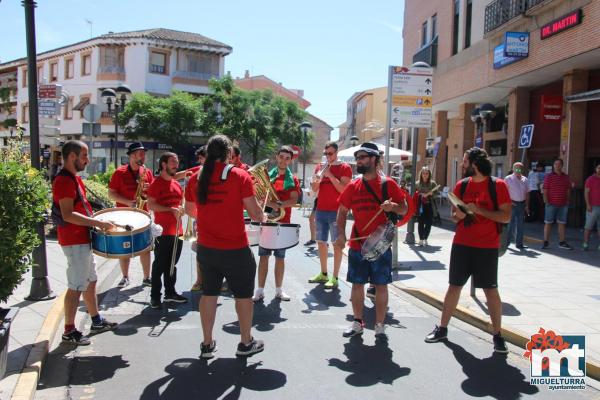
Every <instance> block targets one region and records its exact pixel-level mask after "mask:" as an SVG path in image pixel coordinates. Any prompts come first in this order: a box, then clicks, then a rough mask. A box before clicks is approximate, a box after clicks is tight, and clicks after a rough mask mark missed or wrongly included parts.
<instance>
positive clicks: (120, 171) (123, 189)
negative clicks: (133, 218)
mask: <svg viewBox="0 0 600 400" xmlns="http://www.w3.org/2000/svg"><path fill="white" fill-rule="evenodd" d="M140 171H142V173H143V174H144V177H145V178H144V179H145V180H146V183H148V184H151V183H152V182H153V181H154V176H153V175H152V171H151V170H150V169H148V168H146V167H140V169H138V170H137V171H136V172H134V171H133V170H132V169H131V167H130V166H129V164H127V165H122V166H120V167H119V168H117V169H116V170H115V172H114V173H113V175H112V177H111V178H110V182H109V184H108V188H109V189H112V190H114V191H115V192H117V193H119V194H120V195H121V196H123V197H125V198H128V199H131V200H132V201H133V200H134V199H135V193H136V192H137V187H138V177H139V174H140ZM117 207H131V206H130V205H129V204H123V203H118V202H117ZM144 209H145V210H146V211H148V208H147V207H144Z"/></svg>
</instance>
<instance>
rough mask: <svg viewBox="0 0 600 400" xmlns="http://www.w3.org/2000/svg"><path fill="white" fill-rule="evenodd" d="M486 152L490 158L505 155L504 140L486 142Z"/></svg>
mask: <svg viewBox="0 0 600 400" xmlns="http://www.w3.org/2000/svg"><path fill="white" fill-rule="evenodd" d="M485 147H486V149H485V150H486V151H487V152H488V154H489V155H490V156H491V157H501V156H505V155H506V139H500V140H489V141H486V146H485Z"/></svg>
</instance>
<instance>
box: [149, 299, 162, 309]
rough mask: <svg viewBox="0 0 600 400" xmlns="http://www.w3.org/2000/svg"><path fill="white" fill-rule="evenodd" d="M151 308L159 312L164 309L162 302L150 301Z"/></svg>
mask: <svg viewBox="0 0 600 400" xmlns="http://www.w3.org/2000/svg"><path fill="white" fill-rule="evenodd" d="M150 307H152V308H154V309H155V310H157V309H159V308H162V303H161V302H160V300H155V299H150Z"/></svg>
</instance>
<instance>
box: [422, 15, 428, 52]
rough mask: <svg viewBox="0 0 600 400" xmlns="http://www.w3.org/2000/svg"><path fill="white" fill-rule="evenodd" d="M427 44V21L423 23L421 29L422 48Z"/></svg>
mask: <svg viewBox="0 0 600 400" xmlns="http://www.w3.org/2000/svg"><path fill="white" fill-rule="evenodd" d="M426 44H427V21H425V22H423V26H422V27H421V47H422V46H425V45H426Z"/></svg>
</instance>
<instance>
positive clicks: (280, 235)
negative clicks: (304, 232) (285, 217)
mask: <svg viewBox="0 0 600 400" xmlns="http://www.w3.org/2000/svg"><path fill="white" fill-rule="evenodd" d="M252 224H257V225H259V226H260V234H259V239H258V244H259V245H260V247H262V248H263V249H267V250H285V249H289V248H291V247H294V246H296V245H297V244H298V242H299V241H300V225H299V224H278V223H276V222H263V223H260V224H259V223H257V222H252Z"/></svg>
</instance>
